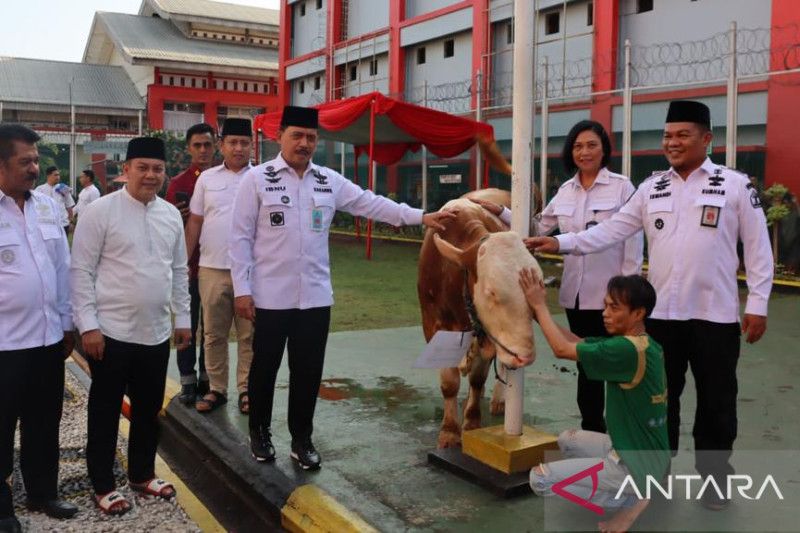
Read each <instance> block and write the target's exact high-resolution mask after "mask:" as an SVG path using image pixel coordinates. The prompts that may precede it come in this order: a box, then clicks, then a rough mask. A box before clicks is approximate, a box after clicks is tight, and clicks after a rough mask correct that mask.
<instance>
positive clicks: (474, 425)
mask: <svg viewBox="0 0 800 533" xmlns="http://www.w3.org/2000/svg"><path fill="white" fill-rule="evenodd" d="M479 427H481V419H480V418H478V419H476V420H465V421H464V426H463V427H462V428H461V431H462V432H464V431H469V430H471V429H478V428H479Z"/></svg>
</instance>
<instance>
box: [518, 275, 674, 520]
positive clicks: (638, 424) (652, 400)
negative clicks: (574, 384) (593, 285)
mask: <svg viewBox="0 0 800 533" xmlns="http://www.w3.org/2000/svg"><path fill="white" fill-rule="evenodd" d="M520 286H521V287H522V289H523V291H524V292H525V297H526V299H527V301H528V305H529V306H530V307H531V309H532V310H533V312H534V314H535V316H536V320H537V321H538V322H539V326H540V327H541V328H542V331H543V332H544V335H545V337H546V338H547V342H548V343H549V344H550V347H551V348H552V349H553V353H554V354H555V356H556V357H558V358H561V359H570V360H573V361H579V362H580V363H581V364H582V365H583V368H584V370H585V371H586V374H587V376H588V377H589V379H596V380H603V381H605V382H606V425H607V427H608V435H606V434H604V433H596V432H593V431H584V430H579V429H574V430H568V431H564V432H563V433H561V435H559V437H558V446H559V448H560V450H561V454H562V456H563V457H564V458H565V459H564V460H561V461H554V462H550V463H546V464H541V465H539V466H537V467H535V468H534V469H532V470H531V476H530V483H531V487H532V488H533V491H534V492H535V493H536V494H538V495H539V496H548V495H552V494H553V485H555V484H557V483H559V482H560V481H563V480H565V479H567V478H569V477H571V476H574V475H575V474H578V473H581V472H584V471H586V470H587V469H594V472H593V474H592V475H586V476H584V477H581V478H580V479H577V480H576V481H574V482H573V483H570V484H569V487H570V488H569V492H570V493H572V494H573V495H575V496H576V497H577V498H578V499H582V500H583V501H585V502H589V503H590V504H591V505H594V506H597V507H604V508H619V511H618V512H617V513H616V514H614V516H612V517H611V519H610V520H608V521H603V522H600V524H599V527H600V531H609V532H610V531H627V530H628V528H630V527H631V525H632V524H633V522H634V521H635V520H636V519H637V518H638V516H639V515H640V514H641V513H642V511H643V510H644V509H645V507H647V504H648V503H649V500H647V499H639V498H638V497H637V496H636V495H635V492H636V491H635V488H634V487H633V486H631V483H630V482H628V483H625V479H626V478H627V477H628V476H630V477H631V478H632V479H633V481H634V482H635V484H636V487H637V488H639V491H640V493H641V492H643V489H644V487H646V485H647V477H648V476H650V477H651V478H653V479H655V480H656V481H661V480H662V479H663V476H664V475H665V474H666V472H667V469H668V467H669V460H670V452H669V441H668V438H667V425H666V420H667V388H666V377H665V373H664V355H663V350H662V349H661V346H660V345H659V344H657V343H656V342H655V341H654V340H653V339H652V338H650V336H649V335H647V333H646V332H645V328H644V320H645V318H647V316H649V315H650V312H651V311H652V310H653V307H655V303H656V293H655V290H654V289H653V287H652V285H650V283H649V282H648V281H647V280H646V279H644V278H643V277H641V276H638V275H634V276H616V277H614V278H611V280H609V282H608V289H607V293H606V297H605V310H604V311H603V322H604V324H605V327H606V330H608V332H609V334H611V335H613V336H612V337H610V338H605V337H591V338H587V339H581V338H580V337H577V336H575V335H573V334H572V333H571V332H570V331H568V330H566V329H564V328H561V327H559V326H558V325H557V324H556V323H555V322H554V321H553V318H552V316H550V312H549V310H548V309H547V304H546V302H545V297H546V289H545V288H544V286H543V285H542V284H541V282H539V281H537V280H536V279H535V278H534V276H533V273H532V272H531V271H526V270H523V271H521V272H520ZM599 463H602V468H600V467H599V466H598V465H599ZM623 484H624V485H625V489H624V490H623V491H622V494H621V495H620V497H619V498H617V493H619V492H620V488H621V487H622V486H623Z"/></svg>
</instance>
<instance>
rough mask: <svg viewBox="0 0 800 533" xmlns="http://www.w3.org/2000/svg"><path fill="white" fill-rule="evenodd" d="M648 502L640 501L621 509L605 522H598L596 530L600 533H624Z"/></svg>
mask: <svg viewBox="0 0 800 533" xmlns="http://www.w3.org/2000/svg"><path fill="white" fill-rule="evenodd" d="M648 503H650V500H640V501H638V502H636V504H635V505H634V506H633V507H626V508H622V509H620V510H619V511H617V513H616V514H615V515H614V516H612V517H611V520H608V521H607V522H600V523H598V524H597V528H598V529H599V530H600V531H601V532H602V533H624V532H625V531H628V529H629V528H630V527H631V526H632V525H633V523H634V522H635V521H636V519H637V518H639V515H640V514H642V511H644V508H645V507H647V504H648Z"/></svg>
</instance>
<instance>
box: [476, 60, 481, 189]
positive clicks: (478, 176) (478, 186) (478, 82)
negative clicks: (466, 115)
mask: <svg viewBox="0 0 800 533" xmlns="http://www.w3.org/2000/svg"><path fill="white" fill-rule="evenodd" d="M475 80H476V85H477V90H476V92H477V98H476V99H475V120H477V121H478V122H480V121H481V119H482V118H483V110H482V109H481V97H482V96H483V95H482V93H481V82H482V80H483V76H482V75H481V71H480V69H478V72H477V74H476V75H475ZM475 167H476V169H477V172H475V190H476V191H479V190H480V189H481V187H482V186H483V183H482V182H483V156H482V155H481V148H480V146H479V145H477V144H476V145H475Z"/></svg>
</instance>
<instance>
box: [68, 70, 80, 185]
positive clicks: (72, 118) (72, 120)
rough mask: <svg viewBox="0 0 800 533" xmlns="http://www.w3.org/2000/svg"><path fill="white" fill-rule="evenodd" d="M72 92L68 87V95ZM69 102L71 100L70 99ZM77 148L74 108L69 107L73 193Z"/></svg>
mask: <svg viewBox="0 0 800 533" xmlns="http://www.w3.org/2000/svg"><path fill="white" fill-rule="evenodd" d="M71 91H72V86H71V85H70V93H71ZM70 100H72V98H71V97H70ZM76 151H77V146H76V142H75V106H74V105H70V106H69V186H70V188H72V190H73V192H74V191H75V184H76V182H77V178H76V176H75V174H76V172H77V171H78V165H77V163H78V161H77V160H78V157H77V153H76Z"/></svg>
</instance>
